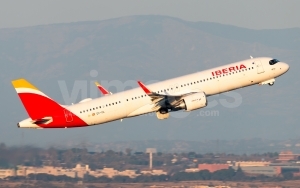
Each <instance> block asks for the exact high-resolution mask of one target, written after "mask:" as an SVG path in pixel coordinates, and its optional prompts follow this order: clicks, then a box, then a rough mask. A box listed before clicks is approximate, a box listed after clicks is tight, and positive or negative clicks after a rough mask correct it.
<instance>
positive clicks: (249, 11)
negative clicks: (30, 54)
mask: <svg viewBox="0 0 300 188" xmlns="http://www.w3.org/2000/svg"><path fill="white" fill-rule="evenodd" d="M0 5H1V6H0V28H12V27H25V26H35V25H47V24H53V23H69V22H78V21H91V20H106V19H111V18H117V17H123V16H130V15H167V16H172V17H177V18H181V19H183V20H187V21H193V22H196V21H207V22H217V23H222V24H230V25H235V26H240V27H245V28H250V29H282V28H292V27H300V21H299V18H300V12H299V11H298V8H299V7H300V1H299V0H289V1H284V0H252V1H249V0H226V1H224V0H223V1H219V0H184V1H183V0H181V1H179V0H163V1H162V0H151V1H150V0H148V1H146V0H126V1H124V0H86V1H82V0H63V1H61V0H43V1H41V0H26V1H23V0H16V1H11V0H1V1H0Z"/></svg>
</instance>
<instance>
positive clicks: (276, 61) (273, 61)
mask: <svg viewBox="0 0 300 188" xmlns="http://www.w3.org/2000/svg"><path fill="white" fill-rule="evenodd" d="M278 62H280V61H279V60H278V59H272V60H270V61H269V64H270V65H275V64H276V63H278Z"/></svg>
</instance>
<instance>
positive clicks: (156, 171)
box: [141, 170, 168, 176]
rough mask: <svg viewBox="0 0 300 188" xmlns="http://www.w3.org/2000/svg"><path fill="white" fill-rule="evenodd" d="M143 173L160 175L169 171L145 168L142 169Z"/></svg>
mask: <svg viewBox="0 0 300 188" xmlns="http://www.w3.org/2000/svg"><path fill="white" fill-rule="evenodd" d="M141 174H143V175H153V176H159V175H167V174H168V173H167V172H165V171H163V170H143V171H141Z"/></svg>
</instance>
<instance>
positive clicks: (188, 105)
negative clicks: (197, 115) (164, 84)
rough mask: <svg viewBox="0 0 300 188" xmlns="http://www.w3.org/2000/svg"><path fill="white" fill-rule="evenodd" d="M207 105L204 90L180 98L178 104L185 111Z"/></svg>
mask: <svg viewBox="0 0 300 188" xmlns="http://www.w3.org/2000/svg"><path fill="white" fill-rule="evenodd" d="M206 106H207V99H206V95H205V93H204V92H200V93H194V94H191V95H188V96H186V97H184V98H183V99H182V102H181V104H180V105H179V106H178V107H179V108H181V109H185V110H186V111H188V112H189V111H192V110H196V109H199V108H203V107H206Z"/></svg>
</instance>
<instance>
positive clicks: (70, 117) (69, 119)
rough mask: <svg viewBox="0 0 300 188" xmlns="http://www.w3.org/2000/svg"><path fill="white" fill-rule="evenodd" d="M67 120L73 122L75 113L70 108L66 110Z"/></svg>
mask: <svg viewBox="0 0 300 188" xmlns="http://www.w3.org/2000/svg"><path fill="white" fill-rule="evenodd" d="M64 113H65V118H66V122H72V121H73V115H72V113H71V112H69V111H68V110H64Z"/></svg>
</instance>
